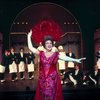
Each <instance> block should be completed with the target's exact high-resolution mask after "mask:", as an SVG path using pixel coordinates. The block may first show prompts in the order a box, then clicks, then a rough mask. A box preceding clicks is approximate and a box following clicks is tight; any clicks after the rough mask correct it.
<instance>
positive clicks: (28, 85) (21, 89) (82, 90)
mask: <svg viewBox="0 0 100 100" xmlns="http://www.w3.org/2000/svg"><path fill="white" fill-rule="evenodd" d="M34 75H35V78H34V79H32V80H29V79H28V74H27V72H25V79H24V80H20V79H18V80H17V81H15V82H12V81H11V76H10V74H9V73H6V74H5V80H6V81H5V82H4V83H0V100H7V99H9V100H34V99H33V98H34V95H35V90H36V86H37V81H38V71H35V72H34ZM18 78H19V74H18ZM62 93H63V97H64V100H90V98H92V99H94V100H95V98H99V95H100V86H72V85H62Z"/></svg>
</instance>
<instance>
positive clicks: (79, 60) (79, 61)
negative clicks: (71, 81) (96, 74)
mask: <svg viewBox="0 0 100 100" xmlns="http://www.w3.org/2000/svg"><path fill="white" fill-rule="evenodd" d="M85 59H86V57H84V58H80V59H78V60H77V62H78V63H81V61H82V60H85Z"/></svg>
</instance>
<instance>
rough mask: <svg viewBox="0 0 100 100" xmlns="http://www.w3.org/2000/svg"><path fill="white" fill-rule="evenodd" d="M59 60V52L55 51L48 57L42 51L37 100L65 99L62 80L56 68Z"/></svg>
mask: <svg viewBox="0 0 100 100" xmlns="http://www.w3.org/2000/svg"><path fill="white" fill-rule="evenodd" d="M57 60H58V52H54V53H53V54H52V55H51V56H50V57H48V58H46V56H45V54H44V52H43V51H41V52H40V71H39V79H38V84H37V88H36V94H35V100H63V96H62V87H61V81H60V77H59V75H58V73H57V69H56V65H57Z"/></svg>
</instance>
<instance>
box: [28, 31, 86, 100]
mask: <svg viewBox="0 0 100 100" xmlns="http://www.w3.org/2000/svg"><path fill="white" fill-rule="evenodd" d="M31 36H32V31H30V32H29V33H28V37H27V38H28V47H29V49H30V50H31V51H32V52H33V53H35V54H37V55H39V57H40V69H39V78H38V84H37V88H36V94H35V100H63V96H62V87H61V81H60V77H59V75H58V73H57V69H56V65H57V61H58V59H62V60H65V61H75V62H78V63H81V60H83V59H84V58H81V59H73V58H70V57H67V56H65V57H62V56H60V55H59V53H58V51H56V50H55V51H54V50H52V48H53V39H52V37H51V36H46V37H45V38H44V47H45V50H44V51H38V50H37V49H36V48H35V47H33V45H32V42H31Z"/></svg>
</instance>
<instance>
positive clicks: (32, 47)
mask: <svg viewBox="0 0 100 100" xmlns="http://www.w3.org/2000/svg"><path fill="white" fill-rule="evenodd" d="M31 36H32V30H30V32H29V33H28V35H27V43H28V48H29V49H30V50H31V51H32V52H33V53H35V54H39V51H38V50H37V49H36V48H35V47H34V46H33V45H32V41H31Z"/></svg>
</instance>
